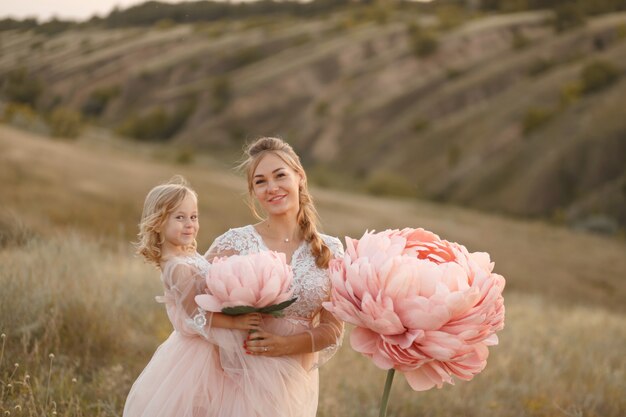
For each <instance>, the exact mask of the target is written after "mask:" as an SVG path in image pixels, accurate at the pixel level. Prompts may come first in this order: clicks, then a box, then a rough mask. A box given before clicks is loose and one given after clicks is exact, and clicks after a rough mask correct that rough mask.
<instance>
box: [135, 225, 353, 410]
mask: <svg viewBox="0 0 626 417" xmlns="http://www.w3.org/2000/svg"><path fill="white" fill-rule="evenodd" d="M322 238H323V239H324V241H325V243H326V244H327V245H328V247H329V248H330V249H331V251H332V252H333V254H334V256H337V257H339V256H342V254H343V248H342V246H341V243H340V241H339V240H338V239H336V238H332V237H330V236H326V235H322ZM260 250H267V247H266V246H265V244H264V243H263V240H262V238H261V236H260V235H259V234H258V233H257V232H256V230H255V229H254V227H253V226H251V225H250V226H245V227H241V228H237V229H231V230H229V231H228V232H226V233H225V234H223V235H222V236H220V237H219V238H217V239H216V240H215V242H214V243H213V245H212V246H211V248H210V249H209V252H208V257H209V258H212V257H213V256H230V255H233V254H242V255H243V254H248V253H255V252H258V251H260ZM291 265H292V267H293V272H294V281H293V290H294V295H295V296H297V297H298V300H297V301H296V302H295V303H294V304H292V305H291V306H289V307H288V308H287V309H285V310H284V313H285V317H284V318H269V317H268V318H264V324H263V328H264V329H265V330H267V331H270V332H273V333H276V334H280V335H289V334H296V333H302V332H306V333H308V334H309V335H310V337H311V344H312V350H313V351H314V352H315V353H308V354H300V355H293V356H281V357H264V356H253V355H247V354H246V353H245V351H244V348H243V341H244V339H245V338H246V336H247V333H246V332H245V331H240V330H232V329H221V328H217V327H212V326H211V313H207V312H205V311H202V310H201V309H199V308H198V307H197V305H196V304H195V301H194V297H195V296H196V295H197V294H201V293H202V292H204V291H205V289H206V283H205V281H204V280H205V276H206V273H207V271H208V268H210V264H209V262H208V261H207V260H206V259H205V258H204V257H202V256H200V255H199V254H197V253H196V254H193V255H189V256H184V257H176V258H173V259H171V260H169V261H167V263H166V264H165V265H164V267H163V272H162V275H161V278H162V280H163V285H164V287H165V290H164V295H163V296H162V297H157V299H158V301H160V302H164V303H165V306H166V309H167V314H168V317H169V319H170V321H171V322H172V324H173V326H174V331H173V332H172V334H171V335H170V336H169V338H168V339H167V340H166V341H165V342H164V343H163V344H162V345H161V346H159V348H158V349H157V351H156V352H155V354H154V356H153V357H152V359H151V360H150V362H149V363H148V365H147V366H146V368H145V369H144V370H143V372H142V373H141V375H139V378H137V380H136V381H135V383H134V384H133V386H132V388H131V390H130V393H129V394H128V398H127V400H126V404H125V407H124V414H123V415H124V417H140V416H141V417H314V416H315V414H316V411H317V402H318V372H317V368H318V366H320V365H321V364H322V363H324V362H325V361H327V360H328V359H329V358H330V357H331V356H332V355H333V354H334V352H335V351H336V350H337V349H338V347H339V346H340V344H341V338H342V336H343V325H342V323H341V322H340V321H338V320H337V319H335V318H334V317H333V316H332V315H331V314H330V313H328V312H327V311H326V310H323V309H322V307H321V304H322V302H323V301H325V300H326V299H327V298H328V296H329V293H330V280H329V277H328V274H327V271H326V270H323V269H319V268H317V266H316V265H315V259H314V258H313V255H312V254H311V251H310V247H309V244H308V243H303V244H302V245H301V246H300V247H299V248H298V249H297V250H296V251H295V252H294V254H293V257H292V261H291Z"/></svg>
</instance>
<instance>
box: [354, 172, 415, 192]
mask: <svg viewBox="0 0 626 417" xmlns="http://www.w3.org/2000/svg"><path fill="white" fill-rule="evenodd" d="M365 190H366V191H367V192H368V193H370V194H373V195H379V196H383V195H387V196H399V197H413V196H415V189H414V187H413V186H412V185H411V183H410V182H409V181H408V180H407V179H406V178H405V177H403V176H400V175H398V174H395V173H392V172H388V171H383V170H378V171H375V172H373V173H372V174H371V175H370V176H369V177H368V178H367V181H366V182H365Z"/></svg>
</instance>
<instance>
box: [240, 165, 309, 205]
mask: <svg viewBox="0 0 626 417" xmlns="http://www.w3.org/2000/svg"><path fill="white" fill-rule="evenodd" d="M300 181H301V177H300V175H299V174H298V173H297V172H296V171H294V170H293V169H292V168H291V167H290V166H289V165H287V163H286V162H285V161H283V160H282V159H281V158H280V157H279V156H277V155H276V154H273V153H267V154H266V155H265V156H263V157H262V159H261V160H260V161H259V164H258V165H257V167H256V169H255V170H254V173H253V176H252V191H253V192H254V196H255V197H256V199H257V200H258V201H259V203H260V204H261V207H263V209H264V210H265V211H266V212H267V213H268V214H269V215H270V216H272V215H282V214H286V213H288V212H294V214H297V213H298V210H299V209H300V202H299V201H300V200H299V191H298V189H299V186H300Z"/></svg>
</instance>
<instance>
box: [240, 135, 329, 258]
mask: <svg viewBox="0 0 626 417" xmlns="http://www.w3.org/2000/svg"><path fill="white" fill-rule="evenodd" d="M268 153H272V154H274V155H276V156H278V157H279V158H280V159H282V160H283V161H284V162H285V163H286V164H287V165H288V166H289V167H290V168H291V169H293V170H294V171H295V172H296V173H297V174H299V175H300V177H301V178H302V180H301V182H300V187H299V202H300V208H299V210H298V215H297V221H298V225H299V226H300V231H301V232H302V237H303V238H304V240H306V241H307V242H309V243H310V245H311V252H313V256H314V257H315V264H316V265H317V266H318V267H319V268H327V267H328V263H329V262H330V258H331V253H330V249H329V248H328V246H326V244H325V243H324V241H323V240H322V238H321V237H320V235H319V233H318V231H317V225H318V222H319V217H318V215H317V210H315V206H314V205H313V198H312V197H311V194H310V193H309V189H308V187H307V179H306V172H304V168H303V167H302V163H301V162H300V158H299V157H298V155H297V154H296V153H295V151H294V150H293V148H292V147H291V146H290V145H289V144H288V143H287V142H285V141H283V140H282V139H279V138H271V137H262V138H259V139H257V140H256V141H254V142H252V143H251V144H249V145H248V146H247V147H246V149H245V158H246V159H245V160H244V161H243V162H242V163H241V164H240V165H239V167H240V168H241V169H243V170H245V172H246V177H247V180H248V197H249V206H250V208H251V210H252V213H253V214H254V215H255V216H256V217H257V218H259V219H260V220H262V219H263V218H262V217H261V216H260V215H259V213H258V210H257V208H256V205H255V199H254V196H253V194H254V183H253V177H254V171H255V170H256V167H257V166H258V165H259V162H260V161H261V159H262V158H263V156H265V155H266V154H268Z"/></svg>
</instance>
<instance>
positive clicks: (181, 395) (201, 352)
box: [123, 319, 318, 417]
mask: <svg viewBox="0 0 626 417" xmlns="http://www.w3.org/2000/svg"><path fill="white" fill-rule="evenodd" d="M264 327H265V328H266V329H267V330H268V331H270V332H274V333H276V334H280V335H289V334H295V333H300V332H302V331H303V330H306V329H307V328H308V326H307V323H305V322H302V323H297V322H292V321H287V320H283V319H278V320H276V319H268V320H266V326H264ZM246 336H247V334H246V332H244V331H239V330H230V329H218V328H214V329H211V330H210V334H209V340H207V339H205V338H202V337H200V336H197V337H188V336H184V335H182V334H180V333H179V332H177V331H174V332H173V333H172V334H171V335H170V336H169V338H168V339H167V340H166V341H165V342H164V343H163V344H162V345H161V346H159V348H158V349H157V351H156V352H155V353H154V356H153V357H152V359H151V360H150V362H149V363H148V365H147V366H146V368H145V369H144V370H143V372H142V373H141V374H140V375H139V377H138V378H137V380H136V381H135V383H134V384H133V386H132V388H131V390H130V393H129V394H128V398H127V400H126V404H125V407H124V414H123V416H124V417H315V414H316V411H317V403H318V373H317V369H312V368H313V367H314V366H313V365H314V361H315V359H314V358H315V355H314V354H303V355H295V356H283V357H263V356H253V355H246V354H245V351H244V349H243V341H244V339H245V338H246Z"/></svg>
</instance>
